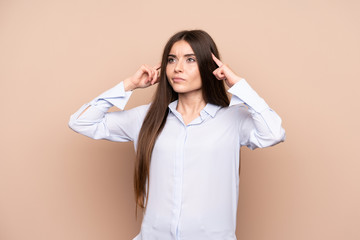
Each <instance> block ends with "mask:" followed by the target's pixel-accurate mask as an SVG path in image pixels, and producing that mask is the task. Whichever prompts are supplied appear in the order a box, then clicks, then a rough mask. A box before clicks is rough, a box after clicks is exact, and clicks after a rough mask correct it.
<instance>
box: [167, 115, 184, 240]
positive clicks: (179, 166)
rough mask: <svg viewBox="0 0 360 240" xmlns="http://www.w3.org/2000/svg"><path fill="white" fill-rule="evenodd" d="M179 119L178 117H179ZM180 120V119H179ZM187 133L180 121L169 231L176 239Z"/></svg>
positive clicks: (178, 237) (177, 237) (178, 238)
mask: <svg viewBox="0 0 360 240" xmlns="http://www.w3.org/2000/svg"><path fill="white" fill-rule="evenodd" d="M179 120H180V119H179ZM181 122H182V121H181ZM187 135H188V127H187V126H185V124H184V123H183V122H182V131H181V134H180V136H179V138H178V139H179V141H178V143H177V148H176V149H177V151H176V159H175V164H174V166H175V167H174V183H175V185H174V206H173V211H172V213H173V219H172V223H171V232H172V235H173V236H174V238H175V239H176V240H180V236H179V235H180V234H179V221H180V214H181V205H182V194H183V192H182V190H183V189H182V185H183V166H184V148H185V143H186V140H187Z"/></svg>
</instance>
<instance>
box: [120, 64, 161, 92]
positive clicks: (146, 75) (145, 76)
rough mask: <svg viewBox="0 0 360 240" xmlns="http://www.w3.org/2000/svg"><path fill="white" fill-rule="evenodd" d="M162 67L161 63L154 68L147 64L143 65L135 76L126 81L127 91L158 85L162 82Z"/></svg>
mask: <svg viewBox="0 0 360 240" xmlns="http://www.w3.org/2000/svg"><path fill="white" fill-rule="evenodd" d="M160 66H161V64H160V63H159V64H157V65H155V66H154V67H150V66H148V65H146V64H144V65H142V66H141V67H140V68H139V69H138V70H137V71H136V72H135V74H134V75H133V76H131V77H129V78H127V79H125V80H124V87H125V91H132V90H135V89H136V88H146V87H149V86H151V85H154V84H155V83H158V82H159V80H160Z"/></svg>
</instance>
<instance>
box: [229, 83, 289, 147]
mask: <svg viewBox="0 0 360 240" xmlns="http://www.w3.org/2000/svg"><path fill="white" fill-rule="evenodd" d="M228 91H229V92H230V93H231V94H233V97H232V99H231V102H230V106H232V105H237V104H240V105H239V106H240V109H239V111H242V113H239V116H241V119H240V122H239V135H240V144H241V146H247V147H248V148H250V149H252V150H254V149H255V148H264V147H269V146H273V145H275V144H278V143H280V142H283V141H285V138H286V135H285V130H284V129H283V127H282V125H281V124H282V120H281V118H280V116H279V115H278V114H277V113H276V112H275V111H274V110H273V109H271V108H270V107H269V106H268V104H267V103H266V102H265V101H264V99H263V98H261V97H260V96H259V95H258V94H257V93H256V92H255V91H254V90H253V89H252V88H251V87H250V85H249V84H248V83H247V82H246V80H245V79H241V80H240V81H239V82H237V83H236V84H234V85H233V86H232V87H231V88H230V89H229V90H228ZM245 106H246V107H247V109H245Z"/></svg>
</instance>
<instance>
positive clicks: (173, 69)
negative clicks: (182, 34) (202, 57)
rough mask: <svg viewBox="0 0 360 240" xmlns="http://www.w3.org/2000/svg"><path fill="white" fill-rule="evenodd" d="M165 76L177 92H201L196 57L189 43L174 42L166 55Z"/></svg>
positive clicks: (183, 41) (182, 41)
mask: <svg viewBox="0 0 360 240" xmlns="http://www.w3.org/2000/svg"><path fill="white" fill-rule="evenodd" d="M166 76H167V78H168V81H169V83H170V85H171V87H172V88H173V89H174V91H175V92H177V93H190V92H197V91H198V92H201V85H202V84H201V77H200V72H199V67H198V64H197V59H196V57H195V54H194V51H193V50H192V48H191V46H190V44H189V43H187V42H186V41H185V40H180V41H177V42H175V43H174V45H173V46H172V48H171V50H170V53H169V55H168V60H167V65H166Z"/></svg>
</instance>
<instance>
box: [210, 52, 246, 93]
mask: <svg viewBox="0 0 360 240" xmlns="http://www.w3.org/2000/svg"><path fill="white" fill-rule="evenodd" d="M211 55H212V58H213V60H214V62H215V63H216V65H218V68H217V69H215V70H214V71H213V74H214V75H215V77H216V78H217V79H218V80H224V81H225V82H226V85H228V87H229V88H231V87H232V86H233V85H234V84H235V83H237V82H238V81H240V80H241V79H242V78H241V77H239V76H237V75H236V74H235V73H234V72H233V71H232V70H231V69H230V68H229V67H228V66H227V65H226V64H223V63H222V62H221V61H220V60H219V59H218V58H217V57H215V55H214V54H213V53H211Z"/></svg>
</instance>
